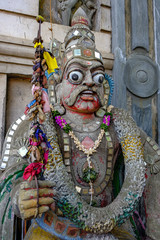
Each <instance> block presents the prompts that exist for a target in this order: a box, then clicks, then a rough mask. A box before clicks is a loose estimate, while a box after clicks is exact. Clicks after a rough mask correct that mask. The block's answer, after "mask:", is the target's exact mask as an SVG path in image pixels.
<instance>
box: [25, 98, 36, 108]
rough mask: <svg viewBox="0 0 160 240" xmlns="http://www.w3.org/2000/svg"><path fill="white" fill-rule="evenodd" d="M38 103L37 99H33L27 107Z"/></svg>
mask: <svg viewBox="0 0 160 240" xmlns="http://www.w3.org/2000/svg"><path fill="white" fill-rule="evenodd" d="M35 103H36V99H34V100H32V101H31V102H30V103H29V104H28V105H27V107H29V108H30V107H32V106H33V105H34V104H35Z"/></svg>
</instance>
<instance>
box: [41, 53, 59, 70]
mask: <svg viewBox="0 0 160 240" xmlns="http://www.w3.org/2000/svg"><path fill="white" fill-rule="evenodd" d="M43 57H44V59H45V60H46V63H47V66H48V73H49V74H50V73H52V72H54V69H56V68H58V65H57V61H56V58H53V57H51V55H50V54H49V53H48V52H44V53H43Z"/></svg>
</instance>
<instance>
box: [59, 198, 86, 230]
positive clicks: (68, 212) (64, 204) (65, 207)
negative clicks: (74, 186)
mask: <svg viewBox="0 0 160 240" xmlns="http://www.w3.org/2000/svg"><path fill="white" fill-rule="evenodd" d="M57 205H58V207H59V209H60V210H61V211H62V212H63V214H64V215H65V217H66V218H69V219H70V220H71V221H72V222H74V223H75V224H77V225H78V227H80V228H82V229H84V228H85V223H84V222H83V221H81V220H79V219H78V217H79V216H80V215H82V204H81V203H77V207H74V206H72V205H71V204H70V203H69V202H68V201H67V200H66V199H62V200H59V201H58V203H57Z"/></svg>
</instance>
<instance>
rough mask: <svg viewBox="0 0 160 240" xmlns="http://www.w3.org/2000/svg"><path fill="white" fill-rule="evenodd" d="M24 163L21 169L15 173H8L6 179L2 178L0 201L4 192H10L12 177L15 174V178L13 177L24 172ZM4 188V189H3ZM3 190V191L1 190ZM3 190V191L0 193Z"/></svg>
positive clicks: (20, 175) (18, 176)
mask: <svg viewBox="0 0 160 240" xmlns="http://www.w3.org/2000/svg"><path fill="white" fill-rule="evenodd" d="M26 166H27V165H26V164H25V165H24V166H23V167H22V169H21V170H18V171H16V172H15V173H13V174H11V175H9V176H8V177H7V178H6V179H4V180H3V181H2V182H1V183H0V202H1V201H2V200H3V198H4V196H5V194H6V193H7V192H10V191H11V185H12V178H13V177H15V176H16V175H17V176H16V178H15V179H18V178H20V177H22V176H23V172H24V169H25V168H26ZM5 188H6V189H5ZM3 190H4V191H3ZM2 191H3V193H2Z"/></svg>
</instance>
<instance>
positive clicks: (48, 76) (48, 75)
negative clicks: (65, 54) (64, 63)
mask: <svg viewBox="0 0 160 240" xmlns="http://www.w3.org/2000/svg"><path fill="white" fill-rule="evenodd" d="M53 73H56V74H59V71H58V70H57V69H54V72H51V73H50V74H48V71H47V70H46V71H45V76H46V78H47V80H48V79H49V78H50V77H51V76H52V75H53Z"/></svg>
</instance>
